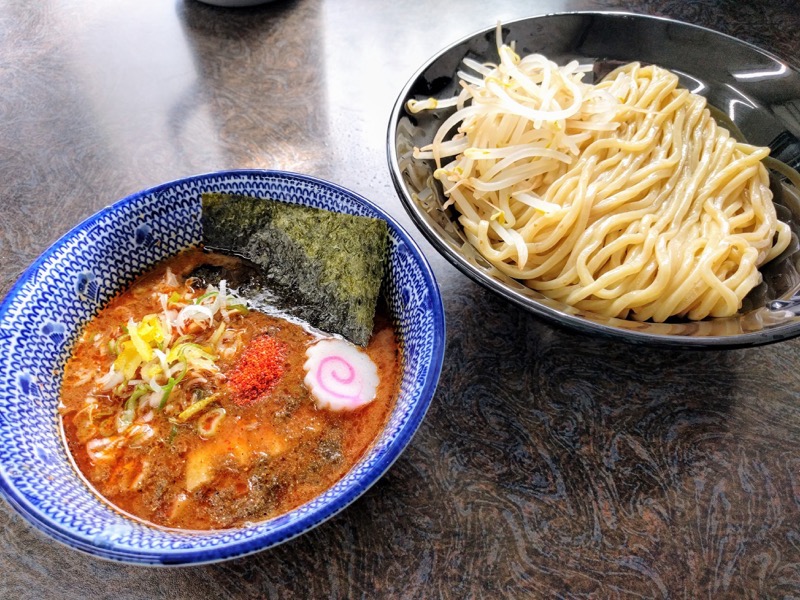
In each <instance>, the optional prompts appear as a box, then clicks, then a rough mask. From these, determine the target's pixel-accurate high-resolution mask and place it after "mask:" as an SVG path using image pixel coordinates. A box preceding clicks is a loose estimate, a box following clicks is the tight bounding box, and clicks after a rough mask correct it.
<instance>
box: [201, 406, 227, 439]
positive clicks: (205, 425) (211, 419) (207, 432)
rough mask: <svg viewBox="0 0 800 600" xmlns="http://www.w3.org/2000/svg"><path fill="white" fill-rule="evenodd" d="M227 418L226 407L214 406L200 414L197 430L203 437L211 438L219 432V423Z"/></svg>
mask: <svg viewBox="0 0 800 600" xmlns="http://www.w3.org/2000/svg"><path fill="white" fill-rule="evenodd" d="M224 418H225V409H224V408H222V407H221V406H218V407H216V408H212V409H211V410H209V411H208V412H206V413H204V414H202V415H200V417H199V418H198V419H197V432H198V433H199V434H200V436H201V437H204V438H209V437H212V436H213V435H215V434H216V433H217V429H219V424H220V423H222V421H223V419H224Z"/></svg>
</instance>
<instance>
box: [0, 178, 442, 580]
mask: <svg viewBox="0 0 800 600" xmlns="http://www.w3.org/2000/svg"><path fill="white" fill-rule="evenodd" d="M218 177H246V178H255V179H259V178H278V179H284V180H295V181H300V182H304V183H308V184H311V185H313V186H317V187H323V188H329V189H333V190H335V191H336V192H338V193H339V194H341V195H343V196H345V197H347V199H348V200H352V201H354V202H355V204H357V205H362V206H364V207H366V208H368V209H369V210H371V211H374V212H375V213H376V214H377V215H378V216H379V217H380V218H382V219H384V220H385V221H386V222H387V224H388V225H389V226H390V228H391V229H392V230H393V232H394V235H396V236H397V237H398V238H399V240H400V241H402V242H403V243H404V244H406V245H407V247H408V248H409V250H410V253H411V254H412V255H413V256H414V257H415V258H416V262H417V264H418V266H419V270H420V272H421V274H422V278H423V281H424V283H425V289H426V291H427V292H428V294H429V296H430V304H431V306H432V308H433V310H432V311H431V312H432V317H433V323H432V330H433V335H432V340H431V347H432V348H431V356H432V360H431V363H430V364H429V367H428V372H427V376H426V378H425V380H424V385H423V386H422V387H421V388H417V391H416V393H415V396H416V398H417V401H416V402H415V403H414V406H413V409H412V410H411V411H410V412H409V414H408V417H407V419H406V420H405V421H404V423H403V424H402V426H400V428H399V429H398V432H397V435H396V436H395V437H394V438H393V439H392V440H391V441H390V442H388V443H387V444H386V447H385V451H384V452H383V453H382V454H381V456H380V457H379V458H378V459H377V460H376V461H375V462H374V463H373V464H372V465H371V467H370V468H369V469H368V470H365V472H364V473H363V474H362V475H360V476H359V477H358V478H357V479H355V480H354V481H353V485H352V486H350V487H348V488H347V489H345V490H343V491H342V493H341V494H340V495H337V496H336V497H335V498H333V499H331V501H330V502H327V503H325V504H323V505H321V506H320V507H319V508H318V509H316V510H314V511H309V512H308V513H307V514H305V515H303V516H302V517H301V518H299V519H297V520H295V521H293V522H289V523H280V521H281V519H282V518H285V516H286V515H288V514H291V513H292V512H294V510H297V509H294V510H293V511H289V512H288V513H283V514H282V515H278V516H276V517H273V518H272V519H268V520H266V521H259V522H257V523H253V524H252V527H262V526H264V525H265V524H268V523H272V522H278V524H277V526H276V527H275V528H274V529H268V530H266V531H263V532H261V533H258V534H255V535H253V536H251V537H248V538H244V539H241V540H238V541H236V542H232V543H223V544H220V545H217V546H214V547H212V548H203V549H199V550H198V549H189V550H183V549H182V550H175V551H169V552H165V551H164V550H137V551H127V550H125V551H123V550H120V549H119V548H114V547H113V543H109V544H104V545H103V546H99V545H96V544H92V543H89V542H87V541H86V539H84V538H83V537H81V536H78V535H76V534H75V533H74V532H72V531H71V530H69V529H68V528H67V527H64V526H63V525H61V524H57V523H54V522H53V521H52V520H51V519H49V518H48V517H47V515H46V514H44V513H42V512H41V511H39V510H37V509H36V507H34V506H33V505H31V504H30V503H29V502H28V501H27V500H26V499H25V497H24V496H23V495H22V494H20V493H19V492H18V491H17V489H16V488H15V487H14V486H13V485H11V484H10V482H9V480H8V478H7V476H6V473H5V468H4V465H3V464H2V463H0V497H2V498H4V499H5V500H6V501H7V502H8V503H9V505H11V506H12V507H13V508H14V509H15V510H16V511H17V512H18V513H19V514H20V515H21V516H22V517H23V518H24V519H25V520H26V521H27V522H28V523H29V524H30V525H32V526H33V527H34V528H35V529H37V530H39V531H40V532H42V533H44V534H46V535H47V536H49V537H50V538H52V539H54V540H55V541H57V542H60V543H61V544H63V545H65V546H68V547H70V548H72V549H75V550H78V551H81V552H82V553H84V554H88V555H91V556H94V557H97V558H101V559H105V560H110V561H113V562H123V563H127V564H137V565H142V566H160V567H170V566H197V565H202V564H210V563H215V562H221V561H223V560H230V559H233V558H239V557H242V556H246V555H249V554H253V553H255V552H260V551H262V550H266V549H269V548H272V547H275V546H277V545H279V544H282V543H284V542H287V541H289V540H291V539H293V538H295V537H298V536H300V535H302V534H304V533H306V532H308V531H310V530H311V529H313V528H315V527H317V526H318V525H320V524H322V523H323V522H325V521H327V520H328V519H331V518H332V517H334V516H336V515H337V514H338V513H340V512H341V511H343V510H344V509H345V508H347V507H348V506H350V505H351V504H352V503H353V502H355V501H356V500H357V499H358V498H360V497H361V496H362V495H363V494H364V493H365V492H366V491H367V490H369V489H370V488H371V487H372V486H373V485H374V484H375V483H377V482H378V480H380V479H381V478H382V477H383V475H384V474H385V473H386V472H387V471H388V470H389V468H390V467H391V466H392V465H393V464H394V462H395V461H396V460H397V459H398V458H399V457H400V455H401V454H402V453H403V451H404V450H405V449H406V447H407V446H408V444H409V443H410V441H411V439H412V438H413V436H414V434H415V433H416V431H417V429H418V428H419V426H420V425H421V423H422V420H423V418H424V416H425V414H426V413H427V410H428V408H429V407H430V404H431V401H432V399H433V396H434V394H435V392H436V388H437V386H438V381H439V377H440V375H441V370H442V365H443V362H444V350H445V341H446V322H445V314H444V306H443V303H442V297H441V293H440V290H439V286H438V283H437V281H436V278H435V276H434V274H433V270H432V269H431V267H430V264H429V263H428V261H427V259H426V258H425V255H424V254H423V253H422V251H421V250H420V248H419V246H418V245H417V243H416V242H415V241H414V240H413V238H412V237H411V236H410V235H409V234H408V233H407V232H406V231H405V230H404V229H403V227H402V226H401V225H400V224H399V223H398V222H397V221H396V220H395V219H394V218H393V217H391V216H390V215H389V214H388V213H387V212H386V211H384V210H383V209H382V208H381V207H379V206H377V205H376V204H375V203H373V202H371V201H370V200H368V199H366V198H365V197H363V196H362V195H360V194H358V193H356V192H354V191H352V190H350V189H347V188H345V187H343V186H341V185H339V184H336V183H333V182H330V181H327V180H324V179H321V178H319V177H315V176H311V175H305V174H300V173H296V172H292V171H284V170H275V169H226V170H220V171H210V172H205V173H200V174H196V175H190V176H187V177H181V178H178V179H174V180H172V181H168V182H166V183H161V184H158V185H155V186H152V187H149V188H145V189H142V190H139V191H137V192H134V193H132V194H128V195H127V196H125V197H123V198H121V199H119V200H116V201H115V202H113V203H112V204H110V205H108V206H106V207H104V208H102V209H100V210H99V211H97V212H95V213H94V214H92V215H90V216H89V217H87V218H86V219H84V220H82V221H81V222H80V223H78V224H77V225H75V226H73V227H72V228H70V229H69V230H68V231H67V232H66V233H64V234H63V235H62V236H60V237H59V238H58V239H57V240H56V241H55V242H53V243H52V244H51V245H50V246H49V247H48V248H47V249H46V250H45V251H44V252H42V253H41V254H40V255H39V256H38V257H37V258H36V259H35V260H34V261H33V262H32V263H31V264H30V266H29V267H28V268H26V269H25V271H23V273H22V274H21V275H20V276H19V278H18V279H17V280H16V281H15V282H14V284H13V285H12V286H11V288H10V289H9V290H8V292H7V293H6V295H5V297H4V298H3V299H2V302H0V323H2V321H3V320H4V319H5V317H6V315H7V314H8V312H9V309H10V307H11V305H12V303H13V301H14V299H15V298H16V296H17V295H18V294H19V292H20V291H21V290H22V289H23V287H24V286H26V285H27V284H28V283H29V282H30V281H31V279H32V278H33V276H34V275H35V274H36V273H37V272H38V270H39V269H40V268H41V267H42V265H43V264H44V263H45V262H46V261H47V260H48V258H50V257H51V256H52V255H53V254H54V253H55V252H56V251H57V250H58V249H59V248H60V247H61V246H62V245H64V244H65V243H67V242H68V241H69V240H71V239H72V238H73V237H75V236H76V235H78V234H79V233H80V232H82V231H84V230H85V229H87V228H89V227H90V226H91V225H93V224H95V223H96V222H97V221H98V220H100V219H101V218H103V217H105V216H107V215H109V214H110V213H113V212H115V211H118V210H123V209H124V208H125V207H127V206H128V205H129V204H131V203H133V202H135V201H136V200H137V199H140V198H142V197H144V196H148V195H153V194H158V193H159V192H162V191H164V190H168V189H170V188H173V187H175V186H178V185H181V184H190V183H202V182H204V181H207V180H210V179H213V178H218ZM102 306H103V305H101V306H100V307H99V308H102ZM0 339H2V338H0ZM0 426H1V425H0ZM62 450H63V452H64V455H63V456H64V457H65V458H66V459H67V460H68V459H69V455H68V453H67V450H66V449H65V448H62ZM369 453H370V451H369V450H368V451H367V452H366V453H365V454H364V455H363V456H362V458H361V459H359V462H360V461H361V460H363V459H364V457H366V456H368V455H369ZM357 464H358V463H356V465H357ZM70 468H71V469H72V470H74V467H73V466H72V465H70ZM350 472H351V471H348V473H350ZM76 476H78V477H79V475H78V474H77V473H76ZM346 476H347V474H345V477H346ZM79 478H80V477H79ZM81 484H82V485H85V482H83V481H82V482H81ZM90 491H91V493H92V495H95V496H97V495H98V494H97V493H96V491H95V490H93V489H90ZM98 502H105V503H106V504H107V505H110V506H113V505H111V504H110V503H109V502H108V501H107V500H105V499H103V498H102V497H99V498H98ZM301 506H303V505H301ZM298 508H300V507H298ZM114 510H115V512H116V513H117V514H118V515H119V517H120V518H123V519H128V518H129V517H125V516H124V515H123V513H122V512H121V511H119V510H118V509H114ZM135 522H136V523H138V524H139V525H140V526H143V527H146V528H151V529H158V530H159V531H167V532H170V533H173V534H174V535H176V536H191V535H200V536H202V535H204V534H205V535H208V536H212V535H218V534H220V533H222V532H225V531H240V530H246V529H248V528H249V526H246V527H237V528H229V529H222V530H219V529H217V530H208V531H195V530H180V529H170V528H165V527H161V526H157V525H153V524H149V523H146V522H143V521H141V520H138V519H137V520H135Z"/></svg>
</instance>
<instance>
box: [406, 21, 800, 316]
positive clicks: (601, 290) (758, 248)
mask: <svg viewBox="0 0 800 600" xmlns="http://www.w3.org/2000/svg"><path fill="white" fill-rule="evenodd" d="M498 50H499V54H500V63H499V64H498V65H490V64H479V63H477V62H476V61H473V60H470V59H466V60H465V61H464V62H465V64H466V66H468V67H470V68H471V69H472V70H474V71H475V72H476V73H477V74H478V76H476V75H474V74H470V73H465V72H461V73H460V74H459V75H460V77H461V86H462V90H461V92H460V94H459V95H458V96H456V97H454V98H453V99H451V100H447V101H441V100H439V101H437V100H434V99H430V100H425V101H419V102H415V101H412V102H410V103H409V105H408V109H409V110H410V111H411V112H418V111H420V110H426V109H435V108H441V107H448V106H455V107H456V109H457V110H456V111H455V113H454V114H452V115H451V116H449V117H448V118H447V119H446V120H445V121H444V122H443V124H442V125H441V127H440V128H439V130H438V132H437V133H436V135H435V137H434V139H433V142H432V143H431V144H430V145H428V146H426V147H424V148H421V149H415V154H414V156H415V157H416V158H428V159H433V160H435V161H436V165H437V169H436V171H435V173H434V176H435V177H436V178H437V179H438V180H439V181H441V183H442V186H443V188H444V191H445V194H446V195H447V197H448V201H447V203H446V206H449V205H451V204H452V205H453V206H454V207H455V208H456V209H457V211H458V212H459V215H460V216H459V221H460V223H461V225H462V227H463V230H464V233H465V235H466V237H467V239H468V240H469V242H470V243H471V244H472V245H473V246H475V248H477V249H478V251H479V252H480V254H481V255H482V256H484V257H485V258H486V259H487V260H488V261H489V262H490V263H491V264H492V265H493V266H494V267H496V268H497V269H498V270H499V271H501V272H502V273H504V274H505V275H507V276H510V277H513V278H516V279H518V280H521V281H523V282H524V283H525V284H526V285H527V286H529V287H531V288H532V289H534V290H538V291H540V292H541V293H542V294H544V295H546V296H548V297H550V298H553V299H556V300H560V301H563V302H565V303H566V304H569V305H572V306H575V307H577V308H579V309H583V310H587V311H591V312H594V313H597V314H601V315H605V316H609V317H620V318H630V319H634V320H641V321H644V320H652V321H656V322H661V321H664V320H666V319H668V318H670V317H684V318H688V319H703V318H706V317H725V316H730V315H734V314H735V313H736V312H737V311H738V310H739V309H740V308H741V305H742V300H743V298H744V297H745V295H746V294H747V293H748V292H749V291H750V290H752V289H753V288H754V287H755V286H756V285H758V284H759V283H760V281H761V274H760V273H759V270H758V268H759V267H760V266H761V265H763V264H764V263H766V262H767V261H769V260H771V259H773V258H775V257H776V256H778V255H779V254H780V253H781V252H782V251H783V250H784V249H785V248H786V247H787V246H788V244H789V242H790V239H791V234H790V231H789V227H788V226H787V225H786V224H785V223H782V222H780V221H779V220H778V219H777V217H776V213H775V208H774V206H773V204H772V194H771V192H770V188H769V177H768V172H767V170H766V168H765V167H764V165H763V164H762V159H763V158H765V157H766V156H767V155H768V153H769V149H768V148H762V147H755V146H751V145H748V144H744V143H740V142H738V141H737V140H736V139H734V138H733V137H731V135H730V133H729V132H728V131H727V130H726V129H724V128H723V127H720V126H719V125H718V124H717V123H716V122H715V120H714V119H713V118H712V117H711V115H710V113H709V110H708V108H707V107H706V100H705V99H704V98H703V97H701V96H699V95H697V94H694V93H691V92H689V91H688V90H686V89H683V88H681V87H680V86H679V82H678V77H677V75H675V74H674V73H672V72H670V71H667V70H665V69H663V68H659V67H657V66H653V65H649V66H643V65H641V64H639V63H631V64H627V65H624V66H622V67H620V68H618V69H616V70H615V71H613V72H612V73H610V74H609V75H608V76H607V77H605V78H604V79H603V80H602V81H601V82H600V83H598V84H596V85H592V84H588V83H584V82H583V76H584V74H585V73H584V71H585V70H586V69H585V68H583V67H581V66H579V65H578V63H576V62H572V63H569V64H568V65H566V66H558V65H556V64H555V63H553V62H552V61H549V60H548V59H546V58H545V57H543V56H541V55H537V54H532V55H528V56H526V57H524V58H520V57H519V56H518V55H517V54H516V53H515V51H514V49H513V47H512V46H508V45H503V44H502V43H501V40H500V39H499V31H498ZM454 129H456V132H455V133H454V135H452V136H450V133H451V132H452V131H453V130H454ZM448 136H450V137H448ZM448 161H449V162H448Z"/></svg>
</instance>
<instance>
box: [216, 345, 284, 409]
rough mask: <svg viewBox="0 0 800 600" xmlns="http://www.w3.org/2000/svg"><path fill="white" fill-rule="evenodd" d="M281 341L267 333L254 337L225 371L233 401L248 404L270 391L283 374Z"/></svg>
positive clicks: (240, 404) (282, 346)
mask: <svg viewBox="0 0 800 600" xmlns="http://www.w3.org/2000/svg"><path fill="white" fill-rule="evenodd" d="M284 363H285V348H284V345H283V344H281V343H280V342H278V341H277V340H275V339H274V338H273V337H271V336H269V335H260V336H258V337H255V338H253V339H252V340H251V341H250V343H249V344H248V345H247V347H246V348H245V349H244V352H242V355H241V356H240V357H239V360H238V361H237V362H236V364H235V365H234V366H233V368H232V369H231V370H230V371H229V372H228V384H229V385H230V386H231V388H233V391H234V392H235V394H233V398H232V400H233V402H234V403H235V404H238V405H239V406H247V405H248V404H252V403H253V402H255V401H256V400H258V399H259V398H260V397H261V396H263V395H264V394H266V393H267V392H268V391H270V390H271V389H272V388H273V386H274V385H275V384H276V383H277V382H278V380H279V379H280V378H281V376H282V375H283V368H284Z"/></svg>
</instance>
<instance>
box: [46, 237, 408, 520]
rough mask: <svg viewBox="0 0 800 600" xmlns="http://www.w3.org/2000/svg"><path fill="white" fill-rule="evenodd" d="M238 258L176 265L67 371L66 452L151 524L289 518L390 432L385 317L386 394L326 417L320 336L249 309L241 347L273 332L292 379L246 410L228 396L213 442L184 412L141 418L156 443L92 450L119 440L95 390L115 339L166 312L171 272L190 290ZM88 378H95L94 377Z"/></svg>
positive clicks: (382, 369)
mask: <svg viewBox="0 0 800 600" xmlns="http://www.w3.org/2000/svg"><path fill="white" fill-rule="evenodd" d="M236 260H238V259H235V258H233V257H228V256H223V255H219V254H211V253H206V252H203V251H201V250H199V249H194V250H190V251H187V252H185V253H183V254H181V255H179V256H177V257H174V258H172V259H170V260H168V261H167V262H166V263H164V264H162V265H160V266H159V267H157V268H156V269H154V270H153V271H152V272H150V273H149V274H147V275H146V276H144V277H143V278H141V279H140V280H139V281H137V282H136V283H134V285H133V286H132V287H131V288H130V289H128V290H127V291H126V292H125V293H123V294H121V295H119V296H118V297H116V298H115V299H114V300H112V301H111V302H110V304H109V305H108V306H107V307H106V308H105V309H104V310H103V311H102V312H101V313H100V314H99V315H98V316H97V317H96V318H95V319H94V320H93V321H92V322H91V323H89V325H88V326H87V327H86V329H85V331H84V333H83V335H82V337H81V339H80V340H79V341H78V343H77V345H76V347H75V349H74V352H73V356H72V358H71V359H70V361H69V362H68V364H67V367H66V371H65V376H64V385H63V390H62V405H61V414H62V422H63V427H64V434H65V438H66V443H67V446H68V448H69V451H70V452H71V454H72V455H73V457H74V458H75V462H76V464H77V465H78V467H79V469H80V470H81V472H82V473H83V474H84V476H85V477H86V478H87V479H88V480H89V482H90V483H91V484H92V486H93V487H94V488H95V489H96V490H97V491H98V492H99V494H100V495H102V496H103V497H105V498H106V499H107V500H108V501H110V502H111V503H112V504H113V505H115V506H117V507H118V508H120V509H122V510H123V511H125V512H127V513H130V514H132V515H134V516H136V517H139V518H141V519H143V520H145V521H148V522H152V523H156V524H159V525H164V526H168V527H177V528H184V529H217V528H226V527H233V526H238V525H241V524H243V523H246V522H252V521H260V520H264V519H267V518H270V517H273V516H276V515H279V514H282V513H284V512H287V511H289V510H291V509H292V508H294V507H296V506H298V505H300V504H302V503H304V502H307V501H308V500H310V499H312V498H314V497H315V496H317V495H319V494H320V493H322V492H323V491H324V490H326V489H328V488H329V487H331V486H332V485H333V484H334V483H335V482H336V481H337V480H338V479H340V478H341V477H342V476H343V475H344V474H345V473H346V472H347V471H348V470H349V469H350V468H351V467H352V466H353V465H354V464H355V462H356V461H357V460H358V459H359V457H360V456H362V454H363V453H364V451H365V450H366V449H367V448H368V447H369V445H370V444H371V443H372V441H373V440H374V439H375V438H376V437H377V435H378V434H379V432H380V431H381V429H382V428H383V427H384V426H385V423H386V419H387V418H388V414H389V412H390V410H391V408H392V405H393V402H394V400H395V397H396V394H397V390H398V385H399V383H398V376H399V358H398V348H397V341H396V339H395V334H394V331H393V328H392V326H391V324H390V322H389V320H388V318H387V317H386V316H385V314H384V313H382V312H380V311H379V314H378V315H377V317H376V322H375V331H374V333H373V337H372V340H371V341H370V343H369V345H368V347H367V348H366V352H367V354H368V355H369V356H370V358H371V359H372V360H373V362H375V364H376V365H377V367H378V370H379V373H380V384H379V387H378V393H377V397H376V399H375V400H374V401H373V402H372V403H370V404H368V405H367V406H365V407H363V408H361V409H358V410H356V411H352V412H340V413H337V412H331V411H328V410H320V409H317V408H316V406H315V404H314V402H313V399H312V398H311V397H310V395H309V392H308V390H307V389H306V388H305V386H304V384H303V377H304V370H303V363H304V361H305V348H306V347H307V345H308V344H310V343H312V342H313V341H315V339H317V338H316V337H315V336H316V334H313V333H311V332H310V331H309V330H308V329H307V328H304V327H302V326H301V325H299V324H297V323H293V322H289V321H286V320H284V319H281V318H278V317H274V316H269V315H266V314H263V313H261V312H258V311H250V312H249V313H247V314H246V315H245V316H243V317H242V318H241V319H240V320H239V321H237V334H236V335H239V336H241V341H242V344H243V345H244V346H246V345H247V343H248V341H249V340H251V339H253V338H254V337H255V336H258V335H263V334H264V333H267V334H268V335H271V336H274V338H275V339H276V340H279V342H280V343H281V344H283V347H285V348H286V349H287V351H286V353H285V364H284V371H283V375H282V376H281V377H280V379H279V380H278V381H277V383H276V385H275V386H274V387H273V388H272V389H270V390H269V391H268V392H267V393H266V394H265V395H264V396H263V397H260V398H259V399H258V400H257V401H256V402H254V403H252V404H245V405H242V406H240V405H239V404H237V403H236V402H233V401H231V400H230V399H228V398H223V399H222V400H219V401H218V402H216V403H215V404H214V405H213V406H215V407H219V408H221V409H224V413H225V414H224V418H223V419H222V420H221V421H220V422H219V425H218V427H217V429H216V431H215V433H214V435H213V436H211V437H208V438H205V437H203V436H202V435H200V433H199V431H198V427H197V422H196V419H190V420H187V421H185V422H181V421H180V420H179V419H177V418H176V414H177V411H179V410H180V409H174V410H172V411H171V412H170V410H169V409H164V410H157V409H154V410H152V411H151V413H152V414H150V415H149V416H146V415H145V416H144V417H141V419H149V420H148V421H147V423H146V424H147V426H148V428H149V430H152V431H153V432H154V435H152V437H150V438H149V439H143V440H141V441H138V442H137V441H134V442H130V440H127V442H126V443H125V444H122V445H120V447H119V448H112V449H111V450H109V451H108V452H107V453H106V451H105V447H103V452H104V454H102V456H103V459H102V460H98V459H97V456H96V455H93V454H92V453H90V452H89V451H88V450H87V445H90V444H93V443H95V444H100V443H99V442H94V440H98V439H106V440H107V439H112V438H113V437H114V436H115V435H117V432H116V425H115V424H116V423H118V422H119V421H118V419H119V418H120V414H121V411H122V410H123V407H122V406H121V405H120V402H119V399H118V398H115V397H113V395H112V394H111V393H109V392H107V391H106V392H104V391H102V390H100V391H98V384H97V379H98V377H100V376H101V375H102V374H103V373H105V372H107V371H108V369H109V367H110V365H111V364H112V363H113V361H114V358H115V355H114V353H113V352H111V351H109V347H110V345H111V346H113V342H112V341H111V338H112V337H113V336H114V335H118V334H120V332H123V333H124V330H123V329H121V325H120V324H124V323H127V322H128V321H129V319H134V320H136V319H141V318H143V317H144V315H147V314H148V313H158V312H159V311H160V310H162V306H161V305H160V303H159V299H158V298H159V292H160V289H161V286H162V285H163V282H164V281H165V279H167V278H168V276H167V268H169V269H170V271H171V272H172V273H174V274H175V275H176V277H177V279H178V281H179V282H182V281H183V279H184V278H185V277H187V276H188V275H189V274H190V273H191V272H192V271H193V270H194V269H196V268H197V267H199V266H200V265H205V264H211V265H217V266H221V267H225V268H226V269H235V267H236ZM195 284H196V283H195ZM196 285H197V284H196ZM236 360H237V356H228V357H220V358H219V360H218V365H219V368H220V371H221V372H222V375H221V376H220V378H219V379H220V381H222V382H223V383H224V373H225V372H226V370H228V369H230V368H231V366H232V365H233V364H235V362H236ZM87 371H91V372H92V373H94V374H95V376H93V377H89V378H87V376H86V373H87ZM218 383H219V381H199V380H198V381H197V382H194V383H192V385H194V386H195V388H196V389H194V390H192V389H181V391H180V393H182V394H185V395H186V397H187V398H189V397H190V396H191V397H192V398H202V397H203V395H208V394H210V393H213V391H214V390H213V389H212V388H213V387H214V385H217V384H218ZM181 385H184V386H186V385H189V384H187V383H185V382H182V384H181ZM176 389H177V388H176ZM174 394H178V392H177V391H176V392H174ZM192 394H195V395H194V396H192ZM87 398H90V399H91V401H90V402H88V401H87ZM190 401H191V400H189V399H187V400H186V402H190ZM87 402H88V403H87ZM138 422H139V421H136V423H138ZM112 446H113V444H112ZM106 454H108V455H109V456H110V458H109V456H106Z"/></svg>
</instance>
